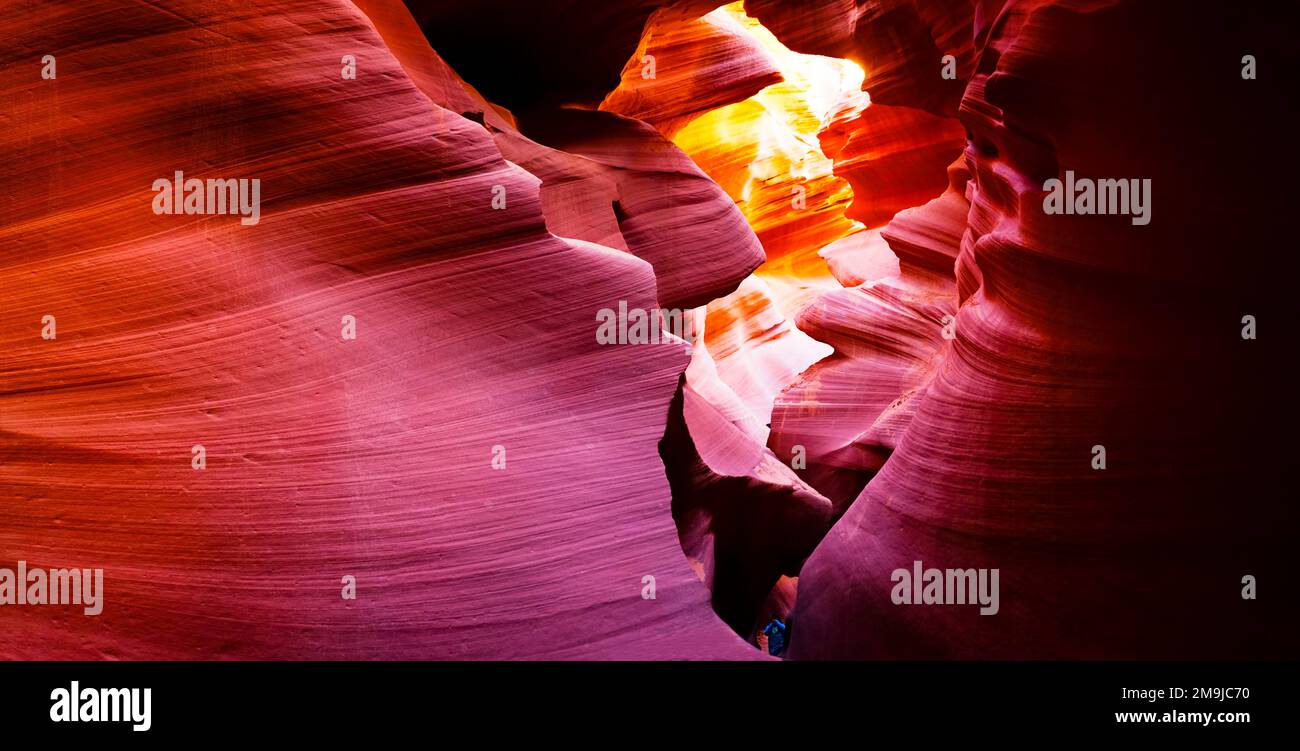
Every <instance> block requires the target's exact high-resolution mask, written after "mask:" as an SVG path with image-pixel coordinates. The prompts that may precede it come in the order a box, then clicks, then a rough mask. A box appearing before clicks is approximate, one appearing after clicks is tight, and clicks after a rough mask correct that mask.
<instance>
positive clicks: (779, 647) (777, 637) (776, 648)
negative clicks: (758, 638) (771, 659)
mask: <svg viewBox="0 0 1300 751" xmlns="http://www.w3.org/2000/svg"><path fill="white" fill-rule="evenodd" d="M789 630H790V627H789V626H787V625H785V624H784V623H782V622H781V619H780V618H773V619H772V622H771V623H769V624H767V626H766V627H764V628H763V633H764V634H766V635H767V653H768V654H770V655H779V654H781V653H782V652H784V651H785V636H786V632H787V631H789Z"/></svg>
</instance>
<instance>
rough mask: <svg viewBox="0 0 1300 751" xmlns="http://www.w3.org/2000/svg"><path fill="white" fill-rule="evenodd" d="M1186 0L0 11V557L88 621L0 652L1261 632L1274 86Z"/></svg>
mask: <svg viewBox="0 0 1300 751" xmlns="http://www.w3.org/2000/svg"><path fill="white" fill-rule="evenodd" d="M1195 5H1196V6H1197V7H1196V8H1195V10H1189V6H1188V4H1187V3H1185V2H1179V1H1177V0H743V2H730V3H723V2H720V0H557V1H555V2H520V1H519V0H459V1H458V2H450V1H449V0H405V2H403V1H402V0H267V1H266V2H259V3H251V2H240V1H238V0H231V1H230V2H223V3H210V2H204V1H202V0H166V1H165V2H164V1H163V0H154V1H153V2H148V3H121V2H115V1H113V0H87V2H86V3H75V4H73V3H36V4H30V3H23V4H18V5H13V4H11V5H10V6H9V7H6V8H5V9H4V11H0V38H3V39H5V40H6V43H5V45H3V46H2V47H3V49H5V50H6V55H5V56H4V58H3V59H0V94H3V96H0V123H3V124H4V125H5V126H6V127H4V128H0V149H3V151H4V153H5V154H6V156H7V157H8V162H9V164H11V165H12V166H11V168H10V169H8V170H5V171H3V172H0V244H2V245H3V247H4V252H3V253H2V254H0V287H2V288H3V295H0V351H3V353H4V363H3V366H2V367H0V419H2V420H3V423H2V424H0V487H3V488H4V499H3V502H0V514H2V515H3V517H4V518H3V523H0V580H3V579H4V576H3V572H4V571H7V570H10V569H12V570H13V571H15V572H16V571H18V570H19V568H20V567H18V566H17V563H18V562H19V561H25V562H26V564H29V565H28V566H27V567H26V570H28V571H37V570H40V571H45V570H51V571H52V570H56V569H59V568H62V567H65V566H66V567H69V568H75V569H78V570H86V571H91V570H95V569H101V568H102V570H103V572H104V589H103V593H104V599H103V609H102V612H100V613H99V614H97V615H94V616H89V615H86V616H85V617H82V616H81V615H77V616H76V617H68V615H69V614H68V612H67V611H66V610H64V609H61V606H60V607H54V606H47V605H42V606H41V607H39V608H31V607H26V606H24V607H13V608H10V607H5V608H0V634H5V635H10V634H18V635H20V637H19V638H8V637H4V638H0V656H2V657H6V658H19V659H21V658H30V659H42V660H60V659H87V660H133V659H151V660H207V659H223V660H224V659H236V660H260V659H308V660H318V659H322V660H356V659H367V660H385V659H388V660H408V659H418V660H444V659H464V660H474V659H484V660H514V659H530V660H597V659H616V660H641V659H670V660H767V659H771V657H772V655H773V653H774V652H776V653H779V654H777V655H776V656H777V657H780V658H786V659H791V660H828V659H945V658H959V659H1014V660H1034V659H1080V658H1105V659H1125V658H1130V657H1141V658H1144V659H1150V660H1159V659H1165V658H1199V659H1209V658H1231V657H1251V658H1254V657H1276V656H1279V655H1293V654H1294V653H1295V647H1294V638H1293V634H1292V631H1293V629H1289V628H1288V627H1289V626H1290V624H1292V623H1294V614H1295V613H1294V611H1295V609H1296V603H1297V602H1300V597H1289V596H1287V595H1288V594H1290V593H1289V592H1286V591H1285V590H1286V588H1287V587H1289V586H1291V584H1290V583H1291V582H1293V581H1294V580H1295V577H1294V576H1292V575H1291V574H1292V571H1293V569H1294V562H1293V559H1292V556H1291V554H1290V550H1289V549H1290V546H1291V540H1290V538H1291V537H1293V536H1294V530H1295V529H1296V522H1297V506H1296V504H1295V503H1294V500H1293V498H1292V496H1293V495H1294V494H1293V493H1291V492H1289V488H1290V487H1291V485H1292V479H1291V476H1290V467H1291V466H1292V464H1293V460H1292V458H1291V454H1292V453H1293V451H1292V446H1293V444H1294V441H1293V440H1292V439H1290V438H1289V434H1290V432H1291V431H1292V426H1293V425H1295V424H1296V422H1297V419H1298V418H1300V414H1298V413H1300V410H1297V409H1296V407H1297V405H1296V396H1297V391H1296V389H1295V388H1294V386H1293V385H1292V384H1291V383H1290V380H1292V379H1291V373H1292V372H1293V371H1292V369H1291V368H1290V367H1289V361H1290V359H1291V355H1292V354H1293V353H1292V352H1291V350H1292V349H1293V346H1292V341H1291V340H1290V339H1288V338H1287V334H1288V333H1289V332H1293V331H1296V330H1300V324H1297V323H1296V315H1297V314H1296V311H1295V310H1294V306H1293V305H1291V303H1290V300H1291V299H1292V298H1293V297H1294V293H1293V292H1292V290H1291V289H1290V288H1291V287H1292V286H1293V285H1294V284H1295V280H1296V279H1300V272H1298V271H1297V268H1296V265H1297V255H1296V254H1295V253H1291V252H1287V251H1286V250H1285V248H1286V244H1287V239H1288V238H1290V237H1292V236H1293V235H1294V229H1293V228H1292V227H1291V226H1290V225H1291V224H1292V221H1291V219H1290V217H1291V216H1292V215H1293V214H1294V209H1293V207H1292V206H1291V203H1292V196H1293V193H1294V188H1293V186H1292V183H1293V182H1294V179H1295V177H1294V176H1295V174H1296V173H1297V170H1295V169H1292V168H1291V167H1290V166H1289V164H1290V163H1289V162H1287V161H1285V159H1286V158H1287V157H1288V156H1289V155H1290V154H1291V153H1292V152H1294V149H1292V148H1291V147H1290V144H1291V141H1292V140H1294V138H1295V134H1296V133H1297V132H1300V121H1298V119H1297V117H1296V116H1295V111H1294V110H1295V108H1294V107H1293V106H1292V105H1293V102H1294V91H1296V90H1300V86H1295V85H1293V84H1294V83H1295V80H1294V79H1295V78H1296V75H1297V71H1300V62H1298V61H1297V53H1296V51H1295V45H1294V39H1293V38H1292V37H1293V35H1291V34H1290V33H1289V29H1288V27H1287V25H1286V24H1284V23H1279V22H1277V21H1276V19H1274V18H1270V17H1269V14H1265V13H1261V12H1259V11H1258V9H1254V10H1252V9H1251V8H1247V7H1244V6H1240V5H1233V4H1212V3H1205V4H1204V5H1203V7H1202V5H1201V4H1195ZM1290 15H1291V16H1295V15H1296V10H1295V9H1294V8H1293V9H1291V11H1290ZM1291 20H1294V19H1291ZM47 58H48V59H47ZM56 62H57V65H56V64H55V63H56ZM1256 63H1258V65H1256ZM191 180H192V181H193V184H194V185H195V186H197V187H195V188H194V189H193V190H191V189H190V188H189V187H187V186H188V185H190V182H191ZM151 186H153V187H151ZM159 186H161V190H163V191H164V192H163V193H158V192H157V191H159V190H160V188H159ZM227 188H228V189H229V192H228V193H225V192H222V191H225V190H227ZM218 198H222V199H224V200H225V204H226V207H225V208H226V209H228V210H225V211H223V210H222V209H221V208H214V207H220V206H221V204H220V203H219V202H217V200H216V199H218ZM236 199H237V200H236ZM932 572H933V573H932ZM941 572H944V573H945V575H946V572H956V575H957V577H960V576H964V572H970V574H971V576H970V577H969V581H970V582H971V586H970V589H966V590H963V589H961V588H960V587H957V586H955V584H953V583H956V582H959V581H960V579H959V578H954V579H953V580H952V581H951V582H950V581H949V580H948V579H944V580H943V582H942V584H943V586H931V585H932V584H934V583H935V582H934V580H933V576H937V575H938V574H940V573H941ZM1245 577H1251V579H1252V581H1253V580H1255V579H1257V580H1258V581H1259V582H1260V583H1261V587H1260V591H1261V592H1265V593H1268V594H1267V595H1266V596H1261V597H1260V598H1259V599H1258V600H1256V599H1254V598H1250V599H1247V598H1244V597H1243V596H1242V584H1241V582H1242V581H1243V579H1244V578H1245ZM926 580H930V581H929V582H927V581H926ZM0 584H3V582H2V581H0ZM5 591H6V590H3V588H0V603H2V602H3V600H4V599H5V594H4V592H5ZM958 592H966V593H968V596H967V597H965V598H963V599H962V601H960V602H957V601H955V594H956V593H958ZM1275 592H1276V593H1277V594H1276V595H1274V594H1273V593H1275ZM948 600H954V601H951V602H949V601H948ZM938 604H944V605H952V607H930V606H931V605H938ZM777 619H779V620H780V621H781V622H782V625H781V627H780V628H778V629H776V630H775V631H769V628H768V627H769V626H771V625H772V623H773V621H775V620H777ZM772 636H776V637H777V642H776V643H774V642H773V641H772V640H771V638H770V637H772ZM765 641H766V642H767V644H766V646H767V647H768V649H767V650H764V649H762V647H763V646H764V642H765Z"/></svg>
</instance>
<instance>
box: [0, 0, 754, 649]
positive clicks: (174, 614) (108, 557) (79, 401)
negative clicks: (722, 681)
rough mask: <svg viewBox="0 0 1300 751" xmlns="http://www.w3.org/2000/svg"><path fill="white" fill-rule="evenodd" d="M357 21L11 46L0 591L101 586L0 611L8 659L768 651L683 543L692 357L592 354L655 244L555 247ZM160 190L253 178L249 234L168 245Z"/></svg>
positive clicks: (650, 282) (139, 12)
mask: <svg viewBox="0 0 1300 751" xmlns="http://www.w3.org/2000/svg"><path fill="white" fill-rule="evenodd" d="M358 5H359V8H360V10H359V9H358V7H354V6H353V5H352V4H349V3H344V2H311V3H307V2H289V1H283V2H275V3H271V4H269V5H268V4H267V3H259V4H256V7H254V5H253V4H239V3H228V4H224V5H221V6H220V7H217V6H213V5H212V4H210V3H200V2H173V3H169V4H168V8H167V9H162V8H159V7H154V6H151V5H148V4H137V5H131V6H129V7H125V6H122V5H121V4H117V3H105V4H102V5H99V6H92V5H87V4H80V5H77V6H75V7H74V6H67V7H62V8H60V7H55V6H49V7H43V8H42V9H40V10H34V9H31V8H27V7H25V6H24V7H23V8H21V9H20V8H9V10H8V12H7V13H4V14H3V15H0V38H3V39H5V40H6V50H7V52H8V53H9V54H7V55H6V62H5V63H4V65H3V69H2V70H3V75H2V76H0V86H3V87H4V97H3V99H4V101H5V102H6V104H5V105H4V108H3V110H2V113H3V114H0V121H2V122H3V124H4V126H5V127H4V128H3V129H0V142H2V143H3V151H4V153H5V154H6V155H7V156H9V158H10V159H9V160H10V162H11V169H9V170H7V171H6V172H5V173H4V174H3V175H0V196H4V197H5V200H4V202H3V203H2V204H0V244H2V245H3V247H4V248H5V253H4V255H3V258H2V259H0V285H2V286H3V290H4V294H3V297H2V298H0V346H2V348H3V351H4V352H5V363H4V367H3V370H2V371H0V416H2V419H3V424H2V425H0V430H2V431H3V432H2V433H0V436H2V439H0V484H3V487H4V489H5V490H4V501H3V505H2V506H0V513H3V516H4V519H3V524H0V562H2V563H4V564H6V565H9V566H12V565H13V563H14V562H15V561H16V560H26V561H27V562H28V563H29V564H31V565H33V566H46V567H60V566H86V567H103V568H104V570H105V593H104V600H105V604H104V610H103V614H102V615H100V616H97V617H81V615H80V612H77V613H76V614H75V615H73V614H70V612H69V611H67V610H66V609H63V608H60V607H55V606H45V607H36V606H32V607H4V608H0V634H4V636H3V637H0V657H5V658H86V659H98V658H165V659H171V658H265V657H276V658H536V657H546V658H605V657H622V658H628V657H633V658H652V657H653V658H661V657H671V658H744V657H747V656H750V655H754V654H755V652H754V651H753V650H751V649H750V648H749V647H747V646H745V644H744V642H743V641H742V640H741V639H740V638H738V637H737V636H736V635H735V634H734V633H732V631H731V630H730V629H728V628H727V627H726V626H725V625H724V624H723V623H722V622H721V621H720V620H719V619H718V618H717V617H716V616H715V615H714V614H713V613H712V612H711V610H710V606H709V602H708V597H709V595H708V592H707V590H706V589H705V588H704V587H703V586H702V585H701V584H700V583H699V582H698V580H697V579H696V577H695V575H694V574H693V573H692V571H691V569H690V568H689V566H688V563H687V561H686V560H685V558H684V557H683V555H682V551H681V548H680V546H679V544H678V539H677V534H676V531H675V529H674V525H673V521H672V517H671V512H670V498H669V486H668V481H667V479H666V478H665V475H664V470H663V467H662V465H661V464H660V462H659V459H658V456H657V451H656V446H657V443H658V442H659V440H660V438H661V436H662V435H663V433H664V431H665V425H666V420H667V414H668V410H669V405H670V401H671V399H672V397H673V394H674V390H675V389H676V386H677V383H678V379H679V377H680V374H681V372H682V370H683V369H684V368H685V366H686V363H687V356H686V354H685V352H684V348H683V346H682V345H681V344H680V343H675V344H674V343H664V344H660V345H645V346H638V347H601V346H598V345H597V344H596V341H595V337H594V336H593V333H594V329H595V324H594V323H593V321H594V320H595V317H594V311H595V310H596V309H598V308H601V307H605V306H608V305H609V304H610V303H611V301H616V300H625V301H627V302H628V303H629V304H630V305H633V306H640V307H646V308H649V307H654V306H656V305H658V304H659V302H660V301H659V299H658V297H657V293H656V277H655V272H654V269H653V268H652V267H651V265H650V264H649V263H647V262H646V261H644V260H641V259H639V258H637V257H636V256H635V255H633V253H630V252H627V250H625V249H624V248H628V249H632V250H633V251H635V250H636V248H637V245H638V243H637V241H636V240H635V239H633V238H631V237H627V238H625V240H626V243H625V245H624V248H617V247H610V246H606V245H598V244H596V243H594V242H590V241H587V240H584V239H572V240H570V239H563V238H560V237H557V236H556V235H554V234H552V233H551V232H549V231H548V221H549V216H548V217H544V216H543V212H544V207H545V204H546V198H545V196H544V195H539V182H540V181H539V178H538V177H537V176H535V175H533V174H530V173H528V172H526V171H525V170H524V169H522V168H521V167H519V166H517V165H516V164H513V163H511V162H510V161H507V160H506V159H504V158H503V157H502V154H501V150H500V149H499V148H498V145H497V143H495V142H494V138H493V134H492V133H491V132H490V131H489V129H488V128H487V127H485V124H488V125H490V126H491V127H493V128H495V129H497V130H502V129H506V128H509V127H511V123H512V121H511V119H510V118H509V117H508V113H504V112H502V111H498V110H496V109H493V108H491V107H489V106H487V105H486V104H485V103H483V102H482V100H481V98H479V97H477V95H476V94H475V93H474V92H473V90H471V89H469V88H467V87H461V86H460V85H459V83H458V81H457V80H456V79H455V78H454V74H451V72H450V70H449V69H448V68H447V67H446V66H445V65H444V64H443V63H442V62H441V60H439V59H437V57H436V56H435V55H434V54H433V53H432V51H431V50H430V49H429V48H428V46H427V43H425V42H424V41H423V39H422V38H421V35H420V33H419V31H418V29H417V28H416V26H415V25H414V22H413V21H412V20H411V18H410V16H409V15H408V14H407V13H406V11H405V9H403V8H402V7H401V6H400V5H398V4H396V3H392V2H380V1H379V0H371V1H368V2H365V3H360V4H358ZM109 6H112V7H111V8H110V7H109ZM363 11H366V12H368V13H370V16H367V15H366V12H363ZM33 16H35V17H33ZM97 40H98V41H97ZM46 53H53V54H55V55H57V57H58V77H57V79H55V80H42V79H41V78H40V77H39V72H40V71H39V66H38V65H37V64H35V62H34V61H39V60H40V58H41V56H42V55H44V54H46ZM344 55H353V56H355V59H356V65H357V78H356V80H355V81H353V80H345V79H342V78H341V76H340V62H341V60H342V57H343V56H344ZM616 70H617V69H616V68H615V71H616ZM638 153H639V154H640V157H639V158H640V159H641V160H642V164H641V166H642V167H643V168H645V169H649V170H651V171H674V170H675V171H678V172H687V171H689V170H690V169H691V167H690V164H689V162H688V161H686V160H685V159H684V158H683V157H681V155H680V152H675V149H673V148H672V147H671V145H670V144H667V142H666V141H665V142H663V146H662V148H661V149H660V150H659V151H658V152H656V153H653V154H651V153H646V152H645V151H644V150H641V151H639V152H638ZM674 154H675V155H674ZM619 167H620V169H623V168H625V167H627V165H619ZM175 170H184V171H185V173H186V175H188V176H192V177H198V178H216V177H221V178H226V177H249V178H259V179H260V180H261V181H262V182H261V191H262V192H261V201H262V213H261V217H260V222H259V223H258V224H256V225H254V226H244V225H241V224H240V223H239V221H238V218H237V217H234V216H185V215H181V216H167V215H163V216H158V215H155V214H154V213H152V212H151V210H150V201H151V199H152V195H153V194H152V193H151V192H150V190H149V187H150V185H151V183H152V181H153V180H155V179H157V178H159V177H170V176H171V175H172V174H173V172H174V171H175ZM696 175H697V176H696V177H695V178H693V179H694V181H695V182H696V183H697V184H698V185H699V186H701V187H700V188H698V189H697V193H699V194H700V195H706V194H707V192H708V189H709V187H708V186H712V184H711V183H709V182H708V181H707V180H705V179H704V178H703V177H702V176H698V173H696ZM712 188H713V189H714V190H716V186H712ZM498 189H500V190H502V191H504V193H503V195H504V196H505V197H506V203H505V205H504V208H501V209H500V210H494V209H493V208H492V202H493V198H494V195H496V194H497V192H499V191H498ZM718 195H720V196H721V195H722V194H721V192H720V191H719V192H718ZM622 200H624V202H625V204H626V205H627V210H628V212H629V215H630V216H631V219H630V220H629V221H635V222H637V223H638V227H639V228H640V231H641V232H643V233H644V234H646V235H651V234H653V225H654V223H655V216H656V214H655V212H656V209H655V208H654V207H653V206H652V205H650V204H652V203H653V200H654V199H652V198H648V199H646V201H642V202H637V201H635V200H630V199H628V198H627V196H626V194H625V195H624V196H623V199H622ZM723 201H724V202H723V203H721V204H719V207H720V208H719V210H718V212H715V213H718V215H720V216H722V217H723V220H724V221H729V220H726V216H727V211H730V212H735V209H734V207H732V206H731V205H730V203H729V202H726V201H725V197H724V199H723ZM660 215H662V211H660ZM700 221H701V222H703V223H704V226H710V225H708V224H707V222H708V220H707V219H703V220H700ZM734 221H735V222H739V226H742V227H743V226H744V225H743V219H741V218H740V217H739V214H738V213H736V214H735V217H734ZM698 224H699V223H698V222H697V225H698ZM612 231H613V230H611V232H612ZM696 231H697V232H698V231H700V230H699V227H698V226H697V227H696ZM730 236H732V237H737V236H738V235H737V233H736V232H734V231H733V232H731V233H730ZM739 236H740V237H743V233H740V235H739ZM750 238H751V239H752V234H751V235H750ZM673 241H674V242H675V243H676V248H675V249H676V250H677V251H678V252H680V253H682V254H683V255H684V256H686V257H692V256H695V257H705V256H708V257H710V258H718V259H724V260H721V261H720V265H719V269H720V271H719V274H720V275H722V276H723V277H726V276H727V275H730V279H731V281H728V280H727V279H725V278H719V279H712V280H710V279H708V278H707V274H706V275H700V276H698V277H697V278H695V279H694V280H692V284H693V285H695V286H694V288H695V289H697V290H700V292H699V293H698V294H702V295H706V296H716V295H718V294H726V293H727V292H729V291H730V290H731V289H734V287H735V284H736V283H737V282H738V281H739V280H740V279H742V278H744V276H745V275H746V274H747V273H748V270H749V268H752V266H753V265H756V264H757V261H758V260H759V259H761V252H759V251H757V250H756V249H757V244H756V241H754V245H753V246H752V247H753V248H754V249H755V250H754V251H753V253H754V254H755V256H754V257H751V258H749V259H748V260H747V259H746V258H745V253H744V250H743V248H744V246H743V245H739V246H738V245H736V244H735V243H732V244H731V245H730V246H729V248H739V250H737V251H736V252H735V253H731V251H730V250H729V249H719V248H718V247H715V246H713V245H710V246H709V247H701V246H699V245H698V244H697V243H699V242H700V241H699V240H692V239H691V238H690V237H687V236H684V235H680V234H679V235H674V236H673ZM611 242H612V241H611ZM729 253H730V255H729ZM727 258H731V259H738V260H737V261H736V262H735V263H734V264H732V266H731V267H730V268H732V270H730V271H728V270H726V269H727V268H729V266H728V264H730V263H731V262H730V261H727V260H725V259H727ZM669 286H671V285H669ZM675 294H679V295H680V296H682V297H691V296H693V295H694V294H696V293H693V292H691V291H690V288H687V289H685V290H683V291H680V292H678V293H675ZM46 315H52V316H55V318H56V320H57V338H56V339H53V340H43V339H42V338H41V336H40V334H41V328H42V324H41V322H42V317H43V316H46ZM343 316H354V317H355V321H356V338H355V340H346V339H344V338H342V336H341V322H342V319H343ZM195 445H202V446H203V447H204V449H205V451H206V468H204V469H194V468H192V465H191V459H192V447H194V446H195ZM498 448H499V449H500V451H498ZM501 451H504V454H501ZM496 458H500V459H503V460H504V461H505V465H504V467H503V468H500V469H494V467H493V461H494V459H496ZM346 576H352V577H355V579H356V591H357V596H356V599H354V600H348V599H343V598H342V597H341V591H342V589H343V586H342V584H341V581H342V578H343V577H346ZM645 577H654V598H653V599H647V598H646V597H645V596H643V592H645V591H646V582H647V581H649V580H648V579H645Z"/></svg>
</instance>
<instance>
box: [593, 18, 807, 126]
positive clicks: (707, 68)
mask: <svg viewBox="0 0 1300 751" xmlns="http://www.w3.org/2000/svg"><path fill="white" fill-rule="evenodd" d="M782 80H783V77H782V75H781V71H780V68H779V67H778V64H777V61H776V60H774V59H773V58H772V56H771V55H770V54H769V53H767V52H766V51H765V50H764V49H763V47H762V46H761V45H760V44H759V43H758V41H756V40H755V39H753V37H752V36H750V35H749V34H748V33H747V32H746V30H745V28H744V27H743V26H742V25H741V24H740V23H739V22H738V21H736V20H735V19H733V18H732V17H731V16H730V15H728V14H726V13H717V12H713V13H707V14H705V15H703V16H699V17H694V18H692V17H689V16H682V15H681V14H680V13H675V12H672V11H670V10H660V11H658V12H656V13H655V15H654V16H651V18H650V20H649V21H647V22H646V27H645V30H644V31H643V32H642V34H641V42H640V44H638V45H637V49H636V52H634V53H633V54H632V56H631V57H630V58H629V59H628V61H627V64H626V65H625V66H624V67H623V75H622V80H621V81H620V83H619V85H618V87H617V88H616V89H614V90H613V91H611V92H610V93H609V95H607V96H606V97H605V99H604V101H603V102H601V104H600V109H601V110H604V111H607V112H615V113H618V114H620V115H625V116H627V117H631V118H635V119H637V120H641V121H642V122H645V123H647V124H649V125H652V126H654V127H655V129H656V130H658V131H659V132H660V133H663V134H664V136H666V137H668V138H672V137H673V136H674V135H675V134H676V133H677V131H678V130H680V129H681V128H682V127H683V126H685V125H686V124H687V123H688V122H690V121H691V120H692V119H694V118H695V117H698V116H699V115H702V114H704V113H706V112H708V111H710V110H714V109H717V108H719V107H722V106H725V105H728V104H734V103H736V102H740V101H743V100H746V99H748V98H750V97H751V96H753V95H754V94H757V93H758V92H759V91H761V90H762V89H765V88H767V87H768V86H770V85H772V84H776V83H780V82H781V81H782Z"/></svg>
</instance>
